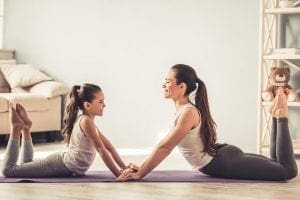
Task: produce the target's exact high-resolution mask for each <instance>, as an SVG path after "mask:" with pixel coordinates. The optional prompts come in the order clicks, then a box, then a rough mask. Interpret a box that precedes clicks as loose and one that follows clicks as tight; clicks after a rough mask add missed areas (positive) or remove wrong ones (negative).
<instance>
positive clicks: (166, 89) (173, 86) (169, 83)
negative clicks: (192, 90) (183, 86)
mask: <svg viewBox="0 0 300 200" xmlns="http://www.w3.org/2000/svg"><path fill="white" fill-rule="evenodd" d="M175 76H176V74H175V72H174V71H173V70H170V71H169V73H168V74H167V77H166V78H165V82H164V84H163V85H162V88H163V94H164V97H165V98H176V97H177V96H178V94H179V93H178V92H179V89H180V85H178V84H177V83H176V78H175Z"/></svg>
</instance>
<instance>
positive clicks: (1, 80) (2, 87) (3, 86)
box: [0, 70, 10, 93]
mask: <svg viewBox="0 0 300 200" xmlns="http://www.w3.org/2000/svg"><path fill="white" fill-rule="evenodd" d="M9 91H10V88H9V85H8V83H7V81H6V79H5V77H4V75H3V73H2V71H1V70H0V93H3V92H9Z"/></svg>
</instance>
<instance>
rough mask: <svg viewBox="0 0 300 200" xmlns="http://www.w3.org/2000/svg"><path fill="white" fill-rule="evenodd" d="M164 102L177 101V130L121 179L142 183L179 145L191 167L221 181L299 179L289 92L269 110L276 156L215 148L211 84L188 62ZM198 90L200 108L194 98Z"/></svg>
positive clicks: (168, 85)
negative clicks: (208, 90)
mask: <svg viewBox="0 0 300 200" xmlns="http://www.w3.org/2000/svg"><path fill="white" fill-rule="evenodd" d="M163 89H164V96H165V98H169V99H172V100H173V102H174V104H175V109H176V111H177V113H176V116H175V121H174V127H173V128H172V129H171V131H170V132H169V134H168V135H167V136H166V137H165V138H164V139H163V140H161V141H160V143H159V144H158V145H157V146H156V147H155V148H154V150H153V151H152V153H151V154H150V156H149V157H148V158H147V159H146V161H145V162H144V163H143V164H142V165H141V167H137V166H136V165H133V164H131V168H132V169H135V172H132V171H130V170H124V171H123V173H122V174H121V175H120V176H119V177H118V179H117V180H119V181H126V180H135V179H141V178H143V177H144V176H146V175H147V173H149V172H150V171H151V170H152V169H154V168H155V167H156V166H157V165H158V164H159V163H160V162H161V161H162V160H164V159H165V158H166V157H167V156H168V155H169V154H170V152H171V151H172V150H173V149H174V147H175V146H178V147H179V150H180V151H181V153H182V155H183V156H184V157H185V159H186V160H187V161H188V162H189V164H190V165H191V166H192V167H193V168H194V169H195V170H198V171H201V172H202V173H204V174H207V175H211V176H214V177H220V178H232V179H248V180H289V179H291V178H293V177H295V176H297V173H298V170H297V165H296V162H295V157H294V152H293V147H292V142H291V138H290V134H289V129H288V108H287V99H286V94H285V91H283V89H280V90H279V92H278V93H277V96H276V98H275V99H274V101H273V103H272V106H271V108H270V112H271V114H272V116H273V125H272V136H271V145H270V147H271V148H270V152H271V158H267V157H264V156H262V155H256V154H247V153H244V152H243V151H242V150H240V149H239V148H238V147H236V146H233V145H226V144H224V145H220V144H216V124H215V122H214V120H213V118H212V117H211V114H210V109H209V105H208V98H207V92H206V86H205V84H204V83H203V81H201V80H200V79H199V78H198V77H197V74H196V72H195V70H194V69H193V68H192V67H190V66H188V65H183V64H178V65H175V66H173V67H172V68H171V69H170V71H169V73H168V75H167V78H166V81H165V83H164V85H163ZM193 91H196V95H195V104H193V103H191V101H190V98H189V96H190V94H191V93H192V92H193Z"/></svg>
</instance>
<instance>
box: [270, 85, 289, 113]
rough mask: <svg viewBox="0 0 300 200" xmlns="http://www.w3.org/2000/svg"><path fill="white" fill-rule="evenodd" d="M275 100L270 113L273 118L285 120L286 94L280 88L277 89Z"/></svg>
mask: <svg viewBox="0 0 300 200" xmlns="http://www.w3.org/2000/svg"><path fill="white" fill-rule="evenodd" d="M275 99H277V100H276V101H275V102H274V107H273V109H272V112H271V114H272V116H273V117H275V118H287V117H288V105H287V94H286V93H285V92H284V90H283V89H282V88H279V89H278V91H277V94H276V98H275ZM275 99H274V100H275Z"/></svg>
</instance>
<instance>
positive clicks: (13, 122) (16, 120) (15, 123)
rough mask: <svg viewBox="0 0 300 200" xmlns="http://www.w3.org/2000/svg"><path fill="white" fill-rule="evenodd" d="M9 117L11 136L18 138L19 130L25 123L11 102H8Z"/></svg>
mask: <svg viewBox="0 0 300 200" xmlns="http://www.w3.org/2000/svg"><path fill="white" fill-rule="evenodd" d="M9 119H10V127H11V135H12V137H13V138H15V139H19V138H20V134H21V130H22V129H23V128H24V127H25V123H24V121H23V120H22V119H21V118H20V117H19V115H18V113H17V111H16V109H15V108H14V106H13V104H12V103H9Z"/></svg>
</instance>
